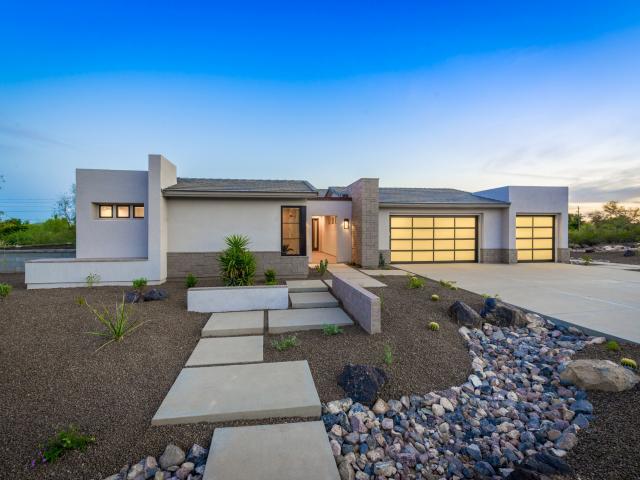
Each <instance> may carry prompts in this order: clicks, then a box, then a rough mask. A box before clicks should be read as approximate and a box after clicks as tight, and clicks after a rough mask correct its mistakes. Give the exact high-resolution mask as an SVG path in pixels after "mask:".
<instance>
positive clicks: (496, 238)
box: [378, 205, 506, 250]
mask: <svg viewBox="0 0 640 480" xmlns="http://www.w3.org/2000/svg"><path fill="white" fill-rule="evenodd" d="M504 210H506V209H499V208H485V209H482V208H470V209H464V208H449V209H447V208H385V207H384V206H383V205H380V213H379V217H378V232H379V234H378V238H379V247H378V248H379V249H380V250H389V217H390V216H391V215H443V216H447V215H475V216H477V217H478V247H479V248H503V247H502V237H503V236H502V230H503V228H502V222H503V215H504Z"/></svg>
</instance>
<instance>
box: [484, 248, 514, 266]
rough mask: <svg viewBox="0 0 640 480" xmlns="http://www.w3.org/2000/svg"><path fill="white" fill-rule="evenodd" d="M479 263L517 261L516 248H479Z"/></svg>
mask: <svg viewBox="0 0 640 480" xmlns="http://www.w3.org/2000/svg"><path fill="white" fill-rule="evenodd" d="M479 260H480V263H517V262H518V256H517V252H516V250H513V249H512V250H510V249H508V248H481V249H480V258H479Z"/></svg>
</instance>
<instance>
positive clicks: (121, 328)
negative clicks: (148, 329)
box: [86, 296, 146, 352]
mask: <svg viewBox="0 0 640 480" xmlns="http://www.w3.org/2000/svg"><path fill="white" fill-rule="evenodd" d="M86 305H87V307H88V308H89V310H91V312H92V313H93V314H94V316H95V317H96V319H97V320H98V321H99V322H100V323H101V324H102V325H103V326H104V327H105V330H103V331H101V332H89V334H90V335H97V336H99V337H105V338H107V339H108V340H107V342H105V343H103V344H102V345H100V346H99V347H98V348H97V349H96V352H97V351H98V350H100V349H102V348H104V347H106V346H107V345H109V344H110V343H112V342H119V341H121V340H122V339H123V338H124V337H125V336H126V335H128V334H130V333H131V332H133V331H134V330H136V329H137V328H138V327H140V326H142V325H143V324H145V323H146V321H145V322H138V323H136V324H132V323H131V322H130V321H129V315H130V313H131V306H130V305H128V304H126V303H125V301H124V296H123V297H122V302H121V303H118V302H116V306H115V309H114V310H113V311H111V310H109V309H108V308H107V307H105V306H102V308H101V309H97V308H94V307H92V306H91V305H89V304H86Z"/></svg>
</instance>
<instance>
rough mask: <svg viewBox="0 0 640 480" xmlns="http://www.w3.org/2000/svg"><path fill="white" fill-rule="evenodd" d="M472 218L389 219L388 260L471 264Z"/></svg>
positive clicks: (474, 223) (474, 237)
mask: <svg viewBox="0 0 640 480" xmlns="http://www.w3.org/2000/svg"><path fill="white" fill-rule="evenodd" d="M477 237H478V235H477V218H476V217H425V216H419V217H418V216H411V217H409V216H396V215H392V216H391V217H390V248H391V261H392V262H394V263H402V262H475V261H476V258H477V254H476V250H477V245H476V240H477Z"/></svg>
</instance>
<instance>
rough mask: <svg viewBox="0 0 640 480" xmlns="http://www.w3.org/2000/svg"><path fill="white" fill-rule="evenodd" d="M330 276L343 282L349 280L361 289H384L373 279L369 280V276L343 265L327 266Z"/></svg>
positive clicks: (383, 285) (380, 283)
mask: <svg viewBox="0 0 640 480" xmlns="http://www.w3.org/2000/svg"><path fill="white" fill-rule="evenodd" d="M328 270H329V272H331V275H333V276H334V277H338V278H342V279H343V280H349V281H350V282H353V283H355V284H357V285H360V286H361V287H365V288H369V287H386V285H385V284H384V283H382V282H380V281H378V280H376V279H375V278H371V277H370V276H369V275H365V274H364V273H362V272H361V271H359V270H356V269H355V268H351V267H350V266H349V265H346V264H344V263H334V264H329V268H328Z"/></svg>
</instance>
